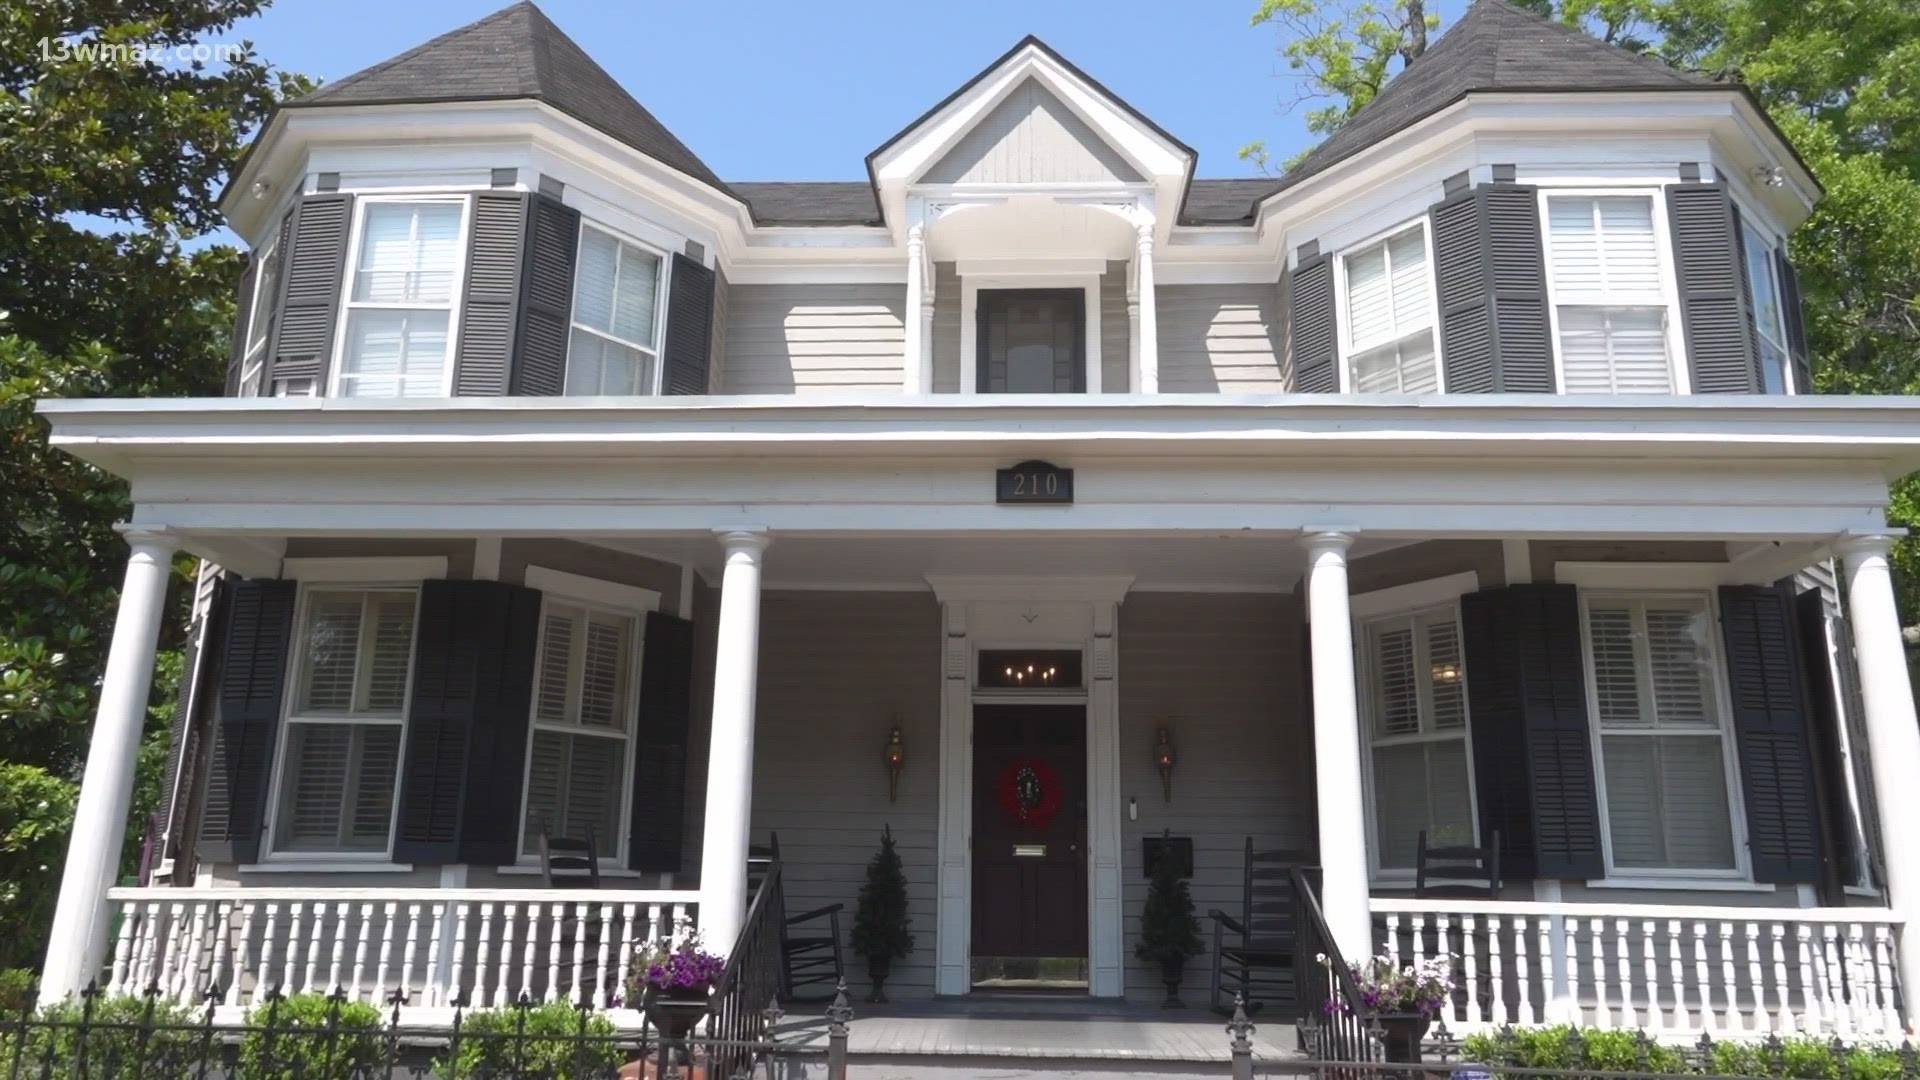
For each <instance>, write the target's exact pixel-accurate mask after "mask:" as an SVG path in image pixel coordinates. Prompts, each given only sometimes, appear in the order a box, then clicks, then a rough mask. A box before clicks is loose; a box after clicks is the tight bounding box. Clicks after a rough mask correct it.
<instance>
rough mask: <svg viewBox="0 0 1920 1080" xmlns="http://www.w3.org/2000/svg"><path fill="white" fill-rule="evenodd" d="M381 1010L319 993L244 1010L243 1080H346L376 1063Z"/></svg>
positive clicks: (367, 1073) (366, 1072)
mask: <svg viewBox="0 0 1920 1080" xmlns="http://www.w3.org/2000/svg"><path fill="white" fill-rule="evenodd" d="M383 1023H384V1019H383V1018H382V1017H381V1015H380V1010H379V1009H376V1008H374V1007H373V1006H371V1005H367V1004H364V1003H362V1002H358V1001H335V1000H333V999H332V998H329V997H327V996H326V995H324V994H296V995H294V996H293V997H290V998H287V999H286V1000H284V1001H274V1002H268V1003H267V1004H265V1005H258V1006H255V1007H254V1008H252V1009H249V1010H248V1011H247V1019H246V1024H247V1027H249V1028H259V1029H265V1030H251V1031H248V1032H247V1034H246V1036H245V1038H243V1039H242V1040H241V1043H240V1065H241V1069H242V1072H243V1075H245V1076H246V1077H247V1080H350V1078H351V1077H354V1076H370V1075H373V1070H374V1069H375V1068H376V1066H378V1065H379V1064H380V1061H381V1059H382V1057H383V1056H384V1055H383V1054H382V1052H381V1045H382V1039H381V1028H382V1025H383Z"/></svg>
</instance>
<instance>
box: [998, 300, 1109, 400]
mask: <svg viewBox="0 0 1920 1080" xmlns="http://www.w3.org/2000/svg"><path fill="white" fill-rule="evenodd" d="M977 307H978V312H979V315H978V318H979V326H978V328H977V331H978V340H979V349H980V355H979V356H978V357H977V358H976V359H977V361H978V363H977V366H976V370H977V371H978V372H979V384H978V386H977V387H976V389H977V390H978V391H979V392H980V393H983V394H1077V393H1083V392H1085V390H1086V388H1087V363H1086V293H1084V292H1083V291H1081V290H1079V289H982V290H981V291H980V294H979V300H978V302H977Z"/></svg>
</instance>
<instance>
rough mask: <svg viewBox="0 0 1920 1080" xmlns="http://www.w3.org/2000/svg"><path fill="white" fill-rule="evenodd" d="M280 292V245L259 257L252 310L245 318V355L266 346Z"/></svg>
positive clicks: (275, 244)
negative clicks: (276, 300) (275, 302)
mask: <svg viewBox="0 0 1920 1080" xmlns="http://www.w3.org/2000/svg"><path fill="white" fill-rule="evenodd" d="M279 291H280V244H279V242H278V241H277V240H276V241H275V242H273V243H270V244H268V245H267V250H266V252H265V253H264V254H262V255H261V256H260V271H259V273H258V274H257V275H256V276H255V278H254V293H253V297H252V301H253V310H252V313H251V314H250V315H249V316H248V318H247V355H248V356H252V355H253V354H254V353H256V352H259V351H260V349H262V348H263V347H265V345H266V344H267V335H268V331H270V330H271V329H272V328H273V306H274V300H275V298H276V296H277V295H278V293H279Z"/></svg>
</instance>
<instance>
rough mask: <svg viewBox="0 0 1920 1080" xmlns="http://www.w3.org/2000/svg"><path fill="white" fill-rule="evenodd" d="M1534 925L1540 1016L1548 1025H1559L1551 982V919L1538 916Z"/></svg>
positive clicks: (1558, 1013)
mask: <svg viewBox="0 0 1920 1080" xmlns="http://www.w3.org/2000/svg"><path fill="white" fill-rule="evenodd" d="M1533 921H1534V924H1535V925H1536V926H1538V927H1539V929H1540V951H1539V952H1538V953H1536V954H1534V955H1535V958H1536V959H1538V960H1539V961H1540V1016H1541V1018H1542V1019H1544V1020H1545V1021H1546V1022H1547V1023H1549V1024H1555V1023H1559V1022H1560V1021H1561V1020H1562V1019H1564V1017H1562V1016H1561V1015H1560V1007H1559V1004H1558V995H1557V994H1556V993H1555V990H1554V987H1555V986H1556V984H1555V983H1554V981H1553V918H1552V917H1551V916H1547V915H1540V916H1536V917H1535V918H1534V920H1533Z"/></svg>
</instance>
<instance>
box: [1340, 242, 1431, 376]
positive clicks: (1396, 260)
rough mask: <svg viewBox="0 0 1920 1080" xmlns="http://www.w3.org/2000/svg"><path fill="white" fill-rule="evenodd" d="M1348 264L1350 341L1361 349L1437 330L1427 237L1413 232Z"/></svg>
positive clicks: (1366, 251) (1359, 254)
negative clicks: (1434, 321) (1421, 332)
mask: <svg viewBox="0 0 1920 1080" xmlns="http://www.w3.org/2000/svg"><path fill="white" fill-rule="evenodd" d="M1345 263H1346V278H1347V336H1348V337H1349V339H1350V340H1351V341H1352V343H1353V348H1354V349H1355V350H1366V349H1372V348H1374V347H1376V346H1378V345H1379V344H1381V343H1383V342H1388V341H1393V340H1396V339H1400V338H1406V337H1408V336H1409V335H1410V334H1411V333H1412V332H1413V331H1415V330H1420V329H1424V328H1428V327H1430V326H1431V325H1432V321H1433V320H1432V311H1433V309H1432V303H1431V300H1432V278H1431V276H1430V275H1429V273H1428V269H1427V238H1426V233H1424V232H1423V231H1421V230H1420V229H1417V228H1416V229H1408V230H1406V231H1404V232H1401V233H1399V234H1398V235H1395V236H1392V237H1389V238H1388V239H1386V240H1383V241H1381V242H1380V243H1377V244H1374V245H1372V246H1370V247H1367V248H1364V249H1362V250H1360V251H1357V252H1355V253H1353V254H1351V255H1348V256H1346V258H1345ZM1429 341H1430V339H1429ZM1430 347H1431V345H1430V344H1429V348H1430Z"/></svg>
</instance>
